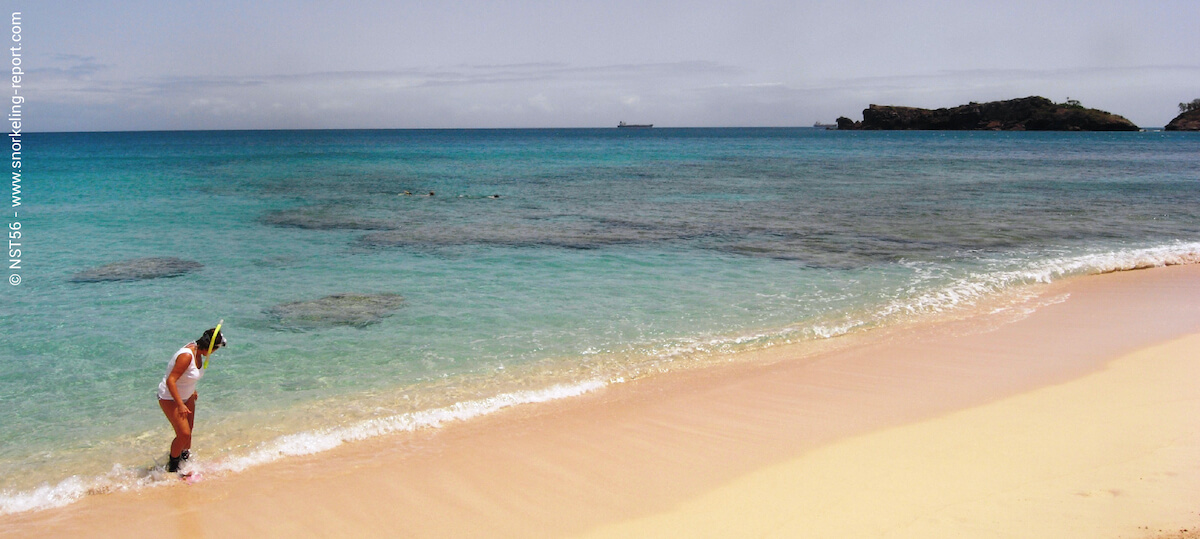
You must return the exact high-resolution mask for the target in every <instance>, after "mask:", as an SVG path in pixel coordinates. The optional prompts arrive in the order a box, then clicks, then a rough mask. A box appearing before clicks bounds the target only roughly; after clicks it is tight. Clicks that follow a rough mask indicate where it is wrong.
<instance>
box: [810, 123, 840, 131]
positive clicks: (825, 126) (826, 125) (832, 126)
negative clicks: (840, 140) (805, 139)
mask: <svg viewBox="0 0 1200 539" xmlns="http://www.w3.org/2000/svg"><path fill="white" fill-rule="evenodd" d="M813 127H815V128H817V129H820V128H822V127H824V128H825V129H837V124H823V123H821V122H817V123H815V124H813Z"/></svg>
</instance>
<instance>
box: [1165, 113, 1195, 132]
mask: <svg viewBox="0 0 1200 539" xmlns="http://www.w3.org/2000/svg"><path fill="white" fill-rule="evenodd" d="M1163 129H1166V130H1167V131H1200V109H1196V110H1192V111H1188V112H1185V113H1183V114H1180V115H1179V116H1176V117H1175V119H1174V120H1171V123H1169V124H1167V126H1166V127H1164V128H1163Z"/></svg>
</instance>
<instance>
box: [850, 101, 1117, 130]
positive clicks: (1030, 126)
mask: <svg viewBox="0 0 1200 539" xmlns="http://www.w3.org/2000/svg"><path fill="white" fill-rule="evenodd" d="M837 124H838V129H839V130H842V129H863V130H954V131H964V130H968V131H969V130H975V131H1137V130H1138V126H1136V125H1134V124H1133V122H1131V121H1129V120H1126V119H1125V118H1123V117H1121V116H1117V115H1116V114H1112V113H1109V112H1105V111H1102V110H1096V109H1089V108H1086V107H1083V106H1081V105H1079V104H1078V103H1077V102H1068V103H1067V104H1058V103H1054V102H1053V101H1050V100H1049V99H1046V98H1044V97H1037V96H1033V97H1025V98H1021V99H1010V100H1008V101H992V102H989V103H969V104H966V105H960V106H957V107H953V108H948V109H945V108H943V109H936V110H931V109H920V108H916V107H893V106H883V105H871V106H870V107H868V108H866V109H864V110H863V119H862V121H861V122H855V121H853V120H851V119H849V118H846V117H844V116H843V117H841V118H838V120H837Z"/></svg>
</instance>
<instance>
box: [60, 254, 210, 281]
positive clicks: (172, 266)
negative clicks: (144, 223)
mask: <svg viewBox="0 0 1200 539" xmlns="http://www.w3.org/2000/svg"><path fill="white" fill-rule="evenodd" d="M203 267H204V264H201V263H199V262H194V261H191V260H183V259H181V258H173V257H150V258H135V259H133V260H122V261H120V262H113V263H112V264H105V265H103V266H100V267H98V268H92V269H90V270H87V271H81V272H79V273H76V274H75V275H74V276H73V277H71V281H74V282H77V283H98V282H104V281H140V280H144V279H157V278H159V277H178V276H180V275H183V274H185V273H190V272H193V271H196V270H198V269H200V268H203Z"/></svg>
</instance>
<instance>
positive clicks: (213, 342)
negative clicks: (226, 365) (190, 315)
mask: <svg viewBox="0 0 1200 539" xmlns="http://www.w3.org/2000/svg"><path fill="white" fill-rule="evenodd" d="M224 323H225V319H224V318H222V319H221V321H220V322H217V329H215V330H213V334H212V337H209V339H208V353H207V354H204V367H203V368H205V369H207V368H208V358H210V357H212V351H213V346H214V345H216V344H217V336H218V335H220V334H221V324H224Z"/></svg>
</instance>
